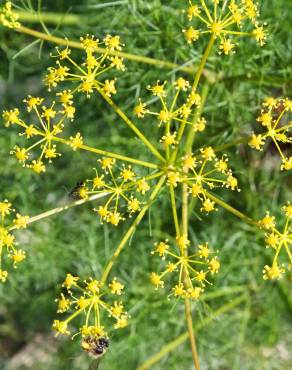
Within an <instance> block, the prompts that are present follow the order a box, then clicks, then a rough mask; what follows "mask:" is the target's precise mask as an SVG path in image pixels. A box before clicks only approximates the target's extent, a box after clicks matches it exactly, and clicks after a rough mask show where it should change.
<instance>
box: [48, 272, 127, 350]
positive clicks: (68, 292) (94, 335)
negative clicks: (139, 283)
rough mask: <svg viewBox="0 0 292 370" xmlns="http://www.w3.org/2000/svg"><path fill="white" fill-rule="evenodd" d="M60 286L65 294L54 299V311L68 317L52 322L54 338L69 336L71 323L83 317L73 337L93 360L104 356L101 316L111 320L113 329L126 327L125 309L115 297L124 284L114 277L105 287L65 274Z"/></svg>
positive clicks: (94, 281)
mask: <svg viewBox="0 0 292 370" xmlns="http://www.w3.org/2000/svg"><path fill="white" fill-rule="evenodd" d="M62 286H63V287H64V288H65V292H63V293H61V294H60V297H59V298H58V299H57V300H56V301H57V305H58V308H57V312H58V313H60V314H64V313H66V314H68V313H70V312H71V314H69V316H68V317H67V318H66V319H64V320H54V323H53V329H54V330H55V331H56V335H58V334H63V335H70V334H71V328H69V325H70V324H71V322H72V321H73V320H74V319H75V318H76V317H78V316H80V317H83V322H82V324H81V326H80V327H79V329H78V330H77V332H76V333H75V334H74V336H76V335H80V336H81V337H82V343H81V346H82V348H83V349H84V350H85V351H86V352H88V353H89V355H91V356H92V357H99V356H100V355H103V354H104V351H103V350H104V349H105V348H102V347H104V346H105V347H106V348H107V347H108V333H107V332H106V331H105V329H104V326H103V323H102V319H103V318H104V316H109V317H110V318H112V319H113V320H114V325H113V328H114V329H121V328H125V327H126V326H127V325H128V320H129V318H130V316H129V314H128V313H127V312H126V311H125V310H124V306H123V303H122V302H121V301H117V300H116V296H120V295H121V294H122V293H123V289H124V285H123V284H122V283H121V282H120V281H118V279H117V278H114V279H113V281H112V282H111V283H110V284H108V286H105V285H104V284H102V283H101V282H100V281H98V280H96V279H93V278H89V279H88V280H85V281H81V279H80V278H79V277H78V276H73V275H71V274H67V276H66V279H65V281H64V283H63V284H62Z"/></svg>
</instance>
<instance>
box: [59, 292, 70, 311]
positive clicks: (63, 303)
mask: <svg viewBox="0 0 292 370" xmlns="http://www.w3.org/2000/svg"><path fill="white" fill-rule="evenodd" d="M69 307H70V300H69V299H67V298H65V296H64V294H63V293H62V294H61V298H60V299H59V300H58V310H57V312H58V313H64V312H66V311H67V310H68V309H69Z"/></svg>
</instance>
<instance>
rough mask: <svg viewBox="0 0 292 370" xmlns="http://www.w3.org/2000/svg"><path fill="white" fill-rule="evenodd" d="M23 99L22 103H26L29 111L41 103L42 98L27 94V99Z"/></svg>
mask: <svg viewBox="0 0 292 370" xmlns="http://www.w3.org/2000/svg"><path fill="white" fill-rule="evenodd" d="M23 101H24V103H26V106H27V111H28V112H31V111H32V110H33V109H35V108H36V107H37V106H39V105H41V104H42V102H43V101H44V99H43V98H40V97H34V96H31V95H28V97H27V99H24V100H23Z"/></svg>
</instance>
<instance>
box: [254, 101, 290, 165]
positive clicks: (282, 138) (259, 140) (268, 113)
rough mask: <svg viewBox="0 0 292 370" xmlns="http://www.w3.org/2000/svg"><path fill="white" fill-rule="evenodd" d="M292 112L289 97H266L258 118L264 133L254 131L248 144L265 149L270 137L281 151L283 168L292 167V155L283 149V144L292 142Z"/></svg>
mask: <svg viewBox="0 0 292 370" xmlns="http://www.w3.org/2000/svg"><path fill="white" fill-rule="evenodd" d="M291 112H292V101H291V100H290V99H288V98H284V99H282V98H278V99H275V98H271V97H269V98H266V99H265V100H264V102H263V105H262V110H261V114H260V115H259V117H258V118H257V121H258V122H259V123H260V125H261V126H262V128H264V130H265V132H264V133H259V134H255V133H253V134H252V136H251V137H250V140H249V142H248V145H249V146H250V147H251V148H253V149H256V150H260V151H262V150H263V147H264V145H265V144H266V142H267V141H268V140H269V139H270V140H271V141H272V143H273V144H274V145H275V147H276V149H277V151H278V152H279V154H280V156H281V159H282V165H281V170H286V171H288V170H291V169H292V156H290V157H288V156H286V155H285V154H284V152H283V150H282V149H281V144H286V145H287V144H291V143H292V137H291V135H290V132H291V129H292V121H289V116H290V117H291Z"/></svg>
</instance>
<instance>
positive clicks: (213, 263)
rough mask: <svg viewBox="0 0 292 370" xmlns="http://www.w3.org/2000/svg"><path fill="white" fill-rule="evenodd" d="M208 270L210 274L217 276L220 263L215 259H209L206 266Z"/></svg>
mask: <svg viewBox="0 0 292 370" xmlns="http://www.w3.org/2000/svg"><path fill="white" fill-rule="evenodd" d="M208 269H209V270H210V271H211V274H212V275H213V274H218V271H219V269H220V262H219V261H218V259H217V257H214V258H212V259H211V261H210V262H209V265H208Z"/></svg>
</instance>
